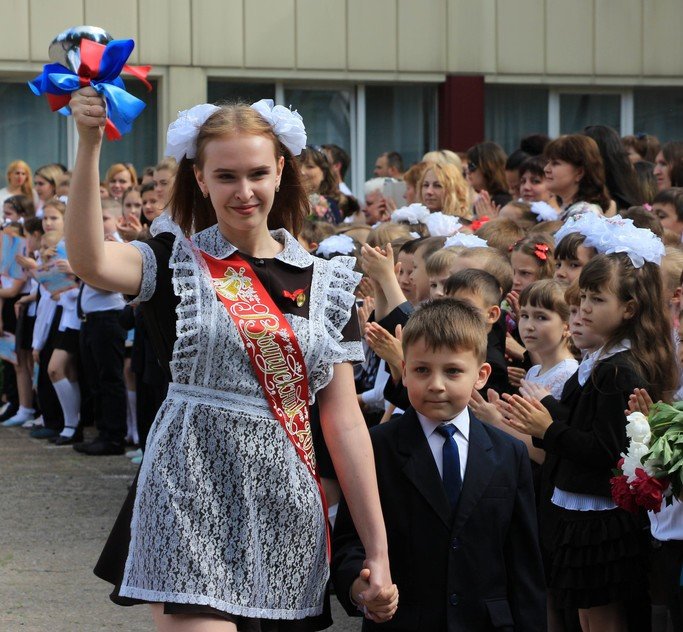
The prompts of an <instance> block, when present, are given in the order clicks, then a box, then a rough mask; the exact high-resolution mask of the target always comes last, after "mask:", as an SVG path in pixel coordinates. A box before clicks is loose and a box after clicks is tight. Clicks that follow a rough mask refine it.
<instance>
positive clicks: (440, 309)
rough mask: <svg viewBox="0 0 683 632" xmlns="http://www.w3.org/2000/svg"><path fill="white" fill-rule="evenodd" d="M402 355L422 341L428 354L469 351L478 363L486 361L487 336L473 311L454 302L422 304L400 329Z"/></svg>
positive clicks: (481, 320)
mask: <svg viewBox="0 0 683 632" xmlns="http://www.w3.org/2000/svg"><path fill="white" fill-rule="evenodd" d="M402 338H403V340H402V346H403V354H404V355H406V356H407V351H408V348H409V347H410V346H411V345H414V344H415V343H416V342H418V341H420V340H422V341H423V342H424V344H425V346H426V347H427V348H428V349H430V350H433V351H435V350H437V349H444V348H445V349H450V350H452V351H454V352H463V351H472V352H473V353H474V356H475V357H476V358H477V361H478V362H482V363H483V362H485V361H486V349H487V347H488V333H487V331H486V324H485V323H484V319H483V318H482V317H481V314H480V313H479V312H478V311H477V309H476V308H474V307H472V306H471V305H469V304H468V303H466V302H465V301H459V300H457V299H454V298H439V299H435V300H429V301H425V302H424V303H423V304H422V305H421V306H420V307H419V308H418V309H416V310H415V311H414V312H413V313H412V314H411V316H410V318H409V319H408V322H407V323H406V326H405V327H404V328H403V336H402Z"/></svg>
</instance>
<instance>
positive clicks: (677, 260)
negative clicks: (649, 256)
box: [660, 246, 683, 294]
mask: <svg viewBox="0 0 683 632" xmlns="http://www.w3.org/2000/svg"><path fill="white" fill-rule="evenodd" d="M660 270H661V272H662V282H663V284H664V289H665V290H666V291H667V292H669V293H670V294H673V293H674V292H675V291H676V288H677V287H678V286H679V285H680V278H681V275H683V250H681V248H680V247H676V246H667V247H666V248H665V255H664V256H663V257H662V263H661V266H660Z"/></svg>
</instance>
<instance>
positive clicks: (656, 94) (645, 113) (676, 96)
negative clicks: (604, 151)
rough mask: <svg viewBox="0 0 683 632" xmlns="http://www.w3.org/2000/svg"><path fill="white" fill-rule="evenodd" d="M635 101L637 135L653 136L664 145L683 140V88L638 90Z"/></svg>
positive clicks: (634, 114) (634, 124) (635, 93)
mask: <svg viewBox="0 0 683 632" xmlns="http://www.w3.org/2000/svg"><path fill="white" fill-rule="evenodd" d="M633 101H634V103H633V110H634V112H633V130H634V131H635V133H636V134H639V133H644V134H653V135H654V136H657V138H659V140H660V141H661V142H662V143H666V142H668V141H670V140H681V139H683V88H655V87H652V88H637V89H635V90H634V91H633Z"/></svg>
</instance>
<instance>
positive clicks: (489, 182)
mask: <svg viewBox="0 0 683 632" xmlns="http://www.w3.org/2000/svg"><path fill="white" fill-rule="evenodd" d="M467 160H469V161H470V163H472V164H473V165H475V166H476V167H477V169H479V170H480V171H481V175H482V177H483V178H484V182H485V183H486V186H485V187H484V188H485V189H486V190H487V191H488V193H489V194H490V195H496V194H499V193H507V192H508V185H507V180H506V179H505V161H506V156H505V152H504V151H503V148H502V147H501V146H500V145H497V144H496V143H492V142H490V141H487V142H485V143H479V144H478V145H475V146H474V147H470V148H469V149H468V150H467Z"/></svg>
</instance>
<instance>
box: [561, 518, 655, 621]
mask: <svg viewBox="0 0 683 632" xmlns="http://www.w3.org/2000/svg"><path fill="white" fill-rule="evenodd" d="M559 512H560V515H559V524H558V526H557V532H556V534H557V535H556V538H555V546H554V547H553V556H552V570H551V576H550V588H551V590H552V592H553V594H554V596H555V599H556V601H557V605H558V606H559V607H563V608H592V607H595V606H602V605H606V604H608V603H615V602H621V603H631V604H634V603H635V602H637V601H642V600H643V598H645V597H646V595H647V554H646V534H645V532H644V531H643V529H642V527H641V525H640V524H639V522H638V520H637V519H636V517H635V516H633V515H631V514H630V513H628V512H626V511H624V510H622V509H611V510H608V511H570V510H567V509H560V510H559Z"/></svg>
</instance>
